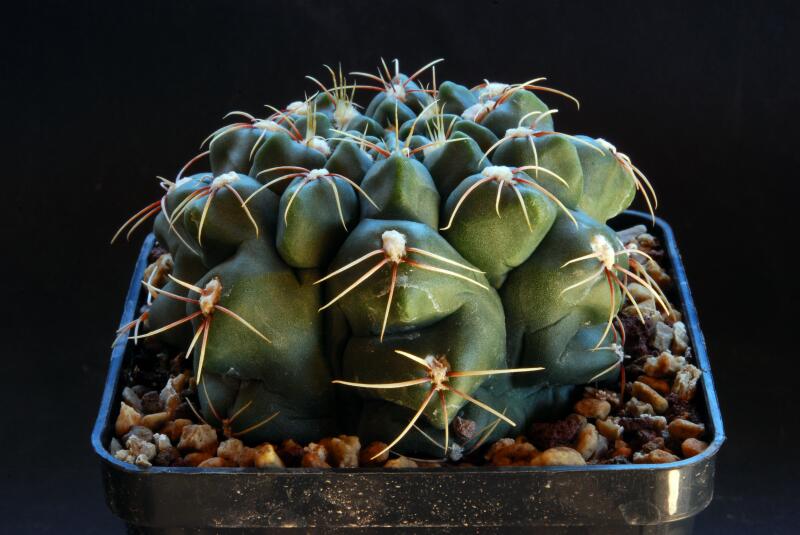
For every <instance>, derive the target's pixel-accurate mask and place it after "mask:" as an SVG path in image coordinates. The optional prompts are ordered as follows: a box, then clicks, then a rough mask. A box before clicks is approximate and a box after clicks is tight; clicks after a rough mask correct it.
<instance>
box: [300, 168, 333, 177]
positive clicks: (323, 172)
mask: <svg viewBox="0 0 800 535" xmlns="http://www.w3.org/2000/svg"><path fill="white" fill-rule="evenodd" d="M329 174H331V173H330V171H328V170H327V169H325V168H324V167H323V168H322V169H312V170H311V171H309V172H308V176H307V177H306V178H308V180H316V179H318V178H322V177H324V176H328V175H329Z"/></svg>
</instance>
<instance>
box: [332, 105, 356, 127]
mask: <svg viewBox="0 0 800 535" xmlns="http://www.w3.org/2000/svg"><path fill="white" fill-rule="evenodd" d="M356 117H358V110H357V109H356V107H355V106H353V103H352V102H346V101H344V102H340V103H338V104H337V105H336V109H335V110H334V112H333V120H334V121H335V122H336V126H339V127H341V128H344V127H345V126H347V125H348V124H350V121H352V120H353V119H355V118H356Z"/></svg>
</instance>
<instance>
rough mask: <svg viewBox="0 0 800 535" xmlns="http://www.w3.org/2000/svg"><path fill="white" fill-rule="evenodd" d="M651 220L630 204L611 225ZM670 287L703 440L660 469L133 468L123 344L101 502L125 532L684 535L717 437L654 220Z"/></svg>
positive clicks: (665, 238) (701, 350) (707, 490)
mask: <svg viewBox="0 0 800 535" xmlns="http://www.w3.org/2000/svg"><path fill="white" fill-rule="evenodd" d="M638 223H645V224H647V223H649V216H646V215H645V214H642V213H639V212H631V211H629V212H626V213H625V214H623V215H622V216H620V217H618V218H617V219H616V220H615V221H614V222H613V224H614V226H615V227H617V228H627V227H629V226H632V225H634V224H638ZM652 232H653V233H654V234H655V235H657V236H658V237H659V238H660V239H661V240H662V243H663V244H664V246H665V248H666V250H667V253H668V266H665V267H668V268H669V269H670V272H671V274H672V275H673V278H674V280H675V281H676V283H677V289H678V294H679V297H680V303H676V305H680V307H681V308H682V311H683V314H684V321H685V323H686V325H687V328H688V331H689V334H690V336H691V344H692V347H693V349H694V352H695V356H696V359H697V362H696V365H697V366H698V367H699V368H701V369H702V371H703V375H702V379H701V382H700V385H701V387H700V391H699V392H698V398H699V400H698V403H699V405H700V410H701V411H703V412H704V418H705V422H706V426H707V429H708V432H709V433H710V434H711V435H713V441H712V442H711V444H710V446H709V448H708V449H707V450H705V451H704V452H703V453H701V454H700V455H697V456H695V457H692V458H690V459H686V460H681V461H678V462H675V463H668V464H658V465H642V464H636V465H599V466H585V467H583V466H582V467H481V468H478V467H475V468H431V469H417V468H415V469H404V470H388V469H382V468H374V469H373V468H350V469H345V468H341V469H337V468H334V469H326V470H321V469H313V468H288V469H281V470H269V471H265V470H258V469H255V468H225V469H207V468H203V469H200V468H161V467H153V468H148V469H141V468H137V467H135V466H133V465H130V464H126V463H123V462H121V461H118V460H117V459H115V458H114V457H112V456H111V455H110V454H109V453H108V450H107V449H106V446H107V445H108V443H109V440H110V439H111V436H112V433H113V427H114V409H115V407H117V406H118V405H119V401H120V390H121V387H120V381H119V377H120V370H121V368H122V364H123V360H124V358H125V355H126V348H125V347H124V346H123V345H118V346H117V347H115V349H114V351H113V352H112V354H111V362H110V366H109V371H108V379H107V381H106V386H105V392H104V394H103V400H102V403H101V405H100V413H99V415H98V417H97V422H96V424H95V427H94V431H93V433H92V445H93V447H94V450H95V452H96V453H97V455H98V456H99V457H100V460H101V464H102V473H103V482H104V485H105V491H106V499H107V502H108V505H109V507H110V508H111V510H112V511H113V512H114V513H115V514H116V515H118V516H119V517H121V518H122V519H123V520H124V521H125V522H127V524H128V526H129V531H130V532H131V533H162V534H167V533H220V532H223V533H230V532H233V533H253V532H263V531H265V530H271V529H279V528H294V529H295V530H298V531H302V532H309V531H338V530H344V529H352V530H362V531H372V530H375V529H376V528H395V529H397V528H410V530H411V531H414V532H418V531H421V530H424V529H436V530H438V531H439V532H450V533H453V532H473V531H475V530H476V529H478V528H480V531H481V532H483V533H487V532H489V533H491V532H499V531H504V530H506V529H508V530H511V529H513V530H515V531H518V530H519V529H520V528H521V529H524V530H528V531H533V532H535V533H559V534H562V533H592V534H599V533H614V534H625V533H640V534H643V533H648V534H649V533H664V534H677V533H690V532H691V529H692V517H693V516H694V515H696V514H697V513H699V512H700V511H702V510H703V509H704V508H705V507H706V506H707V505H708V504H709V502H710V501H711V498H712V495H713V488H714V462H715V457H716V455H717V452H718V451H719V449H720V446H721V445H722V443H723V441H724V440H725V435H724V432H723V428H722V417H721V415H720V411H719V406H718V403H717V396H716V393H715V391H714V384H713V380H712V377H711V369H710V366H709V362H708V356H707V354H706V346H705V342H704V340H703V334H702V332H701V331H700V325H699V323H698V319H697V312H696V310H695V307H694V303H693V301H692V296H691V294H690V292H689V284H688V281H687V280H686V274H685V272H684V269H683V265H682V264H681V259H680V254H679V253H678V248H677V246H676V244H675V238H674V236H673V234H672V230H671V229H670V227H669V225H667V224H666V223H665V222H664V221H662V220H660V219H659V220H657V222H656V226H655V228H654V229H653V230H652ZM152 245H153V237H152V235H151V236H149V237H148V238H147V239H146V240H145V243H144V245H143V246H142V251H141V254H140V255H139V260H138V261H137V263H136V268H135V270H134V273H133V279H132V280H131V286H130V289H129V291H128V296H127V298H126V300H125V309H124V312H123V315H122V323H127V322H129V321H131V320H132V319H133V317H134V313H135V312H136V307H137V303H138V301H139V298H140V294H141V291H140V288H141V285H140V282H139V281H141V279H142V273H143V271H144V268H145V264H146V261H147V255H148V252H149V251H150V249H151V247H152Z"/></svg>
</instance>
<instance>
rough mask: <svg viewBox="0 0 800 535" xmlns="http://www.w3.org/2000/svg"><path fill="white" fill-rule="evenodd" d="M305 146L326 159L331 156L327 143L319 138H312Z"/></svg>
mask: <svg viewBox="0 0 800 535" xmlns="http://www.w3.org/2000/svg"><path fill="white" fill-rule="evenodd" d="M306 146H307V147H309V148H312V149H314V150H317V151H319V152H321V153H322V155H323V156H325V157H326V158H327V157H328V156H330V155H331V147H330V145H328V142H327V141H325V140H324V139H323V138H321V137H319V136H314V137H312V138H311V139H309V140H308V141H306Z"/></svg>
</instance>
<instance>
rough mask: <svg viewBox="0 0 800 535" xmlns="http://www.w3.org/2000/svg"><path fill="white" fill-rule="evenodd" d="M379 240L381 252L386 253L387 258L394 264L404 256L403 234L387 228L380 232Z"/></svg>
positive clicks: (404, 240)
mask: <svg viewBox="0 0 800 535" xmlns="http://www.w3.org/2000/svg"><path fill="white" fill-rule="evenodd" d="M381 240H383V252H385V253H386V256H388V257H389V260H391V261H392V262H394V263H395V264H399V263H400V261H401V260H402V259H403V258H405V256H406V237H405V235H404V234H401V233H399V232H397V231H396V230H387V231H386V232H384V233H383V234H381Z"/></svg>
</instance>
